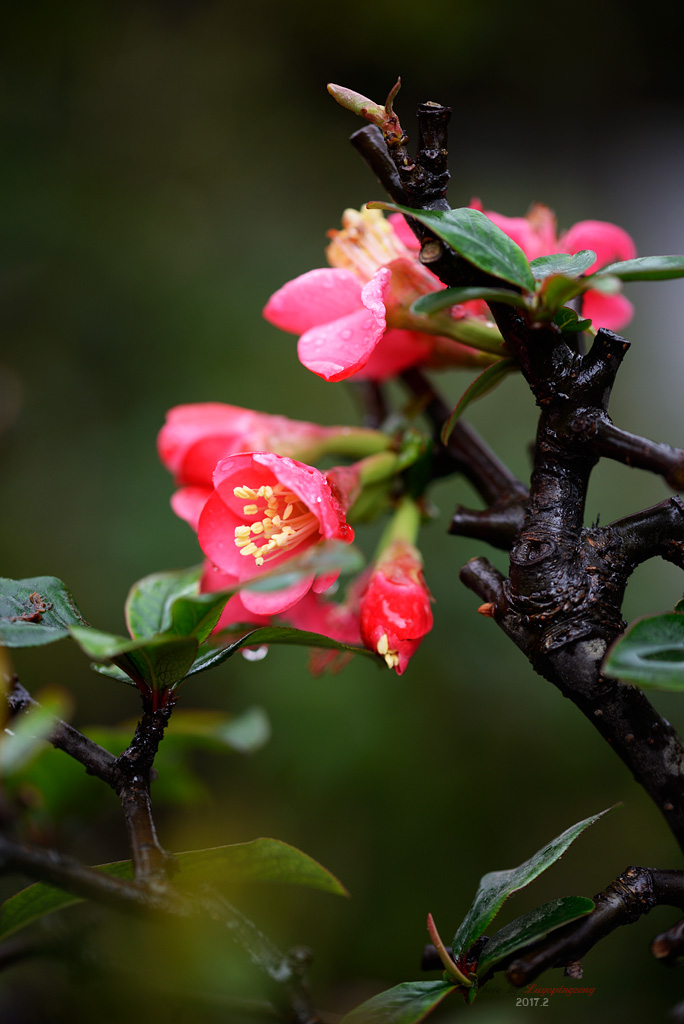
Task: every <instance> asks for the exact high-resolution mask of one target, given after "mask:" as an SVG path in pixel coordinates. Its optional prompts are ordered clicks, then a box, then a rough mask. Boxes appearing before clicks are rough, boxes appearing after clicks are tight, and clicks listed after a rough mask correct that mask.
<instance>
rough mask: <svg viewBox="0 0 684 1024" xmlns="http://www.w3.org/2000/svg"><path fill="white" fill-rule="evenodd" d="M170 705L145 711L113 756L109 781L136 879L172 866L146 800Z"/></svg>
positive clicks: (155, 876) (162, 875)
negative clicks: (119, 809)
mask: <svg viewBox="0 0 684 1024" xmlns="http://www.w3.org/2000/svg"><path fill="white" fill-rule="evenodd" d="M172 709H173V704H172V703H171V702H168V703H167V704H166V706H165V707H163V708H158V709H157V710H155V711H151V710H149V709H147V710H145V712H144V714H143V717H142V718H141V719H140V721H139V722H138V725H137V727H136V730H135V735H134V737H133V741H132V743H131V745H130V746H129V747H128V749H127V750H124V752H123V753H122V754H120V755H119V757H118V758H117V759H116V766H115V781H114V782H113V783H112V785H113V787H114V789H115V790H116V794H117V796H118V797H119V799H120V800H121V806H122V807H123V811H124V817H125V819H126V827H127V829H128V839H129V845H130V849H131V857H132V859H133V868H134V872H135V878H136V881H139V882H142V881H150V880H155V879H164V878H165V877H166V872H167V869H168V868H169V867H170V866H171V865H172V862H173V858H172V857H169V855H168V854H167V853H166V851H165V850H164V849H163V848H162V846H161V845H160V843H159V840H158V838H157V831H156V828H155V825H154V820H153V818H152V805H151V800H150V772H151V770H152V765H153V764H154V758H155V756H156V753H157V750H158V748H159V744H160V743H161V741H162V739H163V737H164V730H165V729H166V726H167V724H168V721H169V718H170V715H171V711H172Z"/></svg>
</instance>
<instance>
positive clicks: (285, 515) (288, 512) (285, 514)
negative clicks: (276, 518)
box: [283, 502, 294, 519]
mask: <svg viewBox="0 0 684 1024" xmlns="http://www.w3.org/2000/svg"><path fill="white" fill-rule="evenodd" d="M293 507H294V506H293V505H292V502H290V504H289V505H288V506H287V508H286V509H285V511H284V512H283V519H289V518H290V516H291V515H292V509H293Z"/></svg>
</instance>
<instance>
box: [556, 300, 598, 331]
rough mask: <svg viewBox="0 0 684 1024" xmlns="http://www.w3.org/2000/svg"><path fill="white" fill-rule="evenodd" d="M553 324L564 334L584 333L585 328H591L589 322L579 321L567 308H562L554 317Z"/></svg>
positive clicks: (572, 311)
mask: <svg viewBox="0 0 684 1024" xmlns="http://www.w3.org/2000/svg"><path fill="white" fill-rule="evenodd" d="M553 322H554V323H555V324H556V326H557V327H560V329H561V331H564V332H565V333H566V334H575V333H576V332H577V331H586V329H587V327H591V320H580V318H579V317H578V316H577V313H576V312H575V310H574V309H570V307H569V306H562V307H561V308H560V309H559V310H558V312H557V313H556V315H555V316H554V318H553Z"/></svg>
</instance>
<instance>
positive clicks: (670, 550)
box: [610, 495, 684, 569]
mask: <svg viewBox="0 0 684 1024" xmlns="http://www.w3.org/2000/svg"><path fill="white" fill-rule="evenodd" d="M610 529H611V530H613V531H614V532H615V534H616V535H617V536H618V537H619V538H620V542H621V544H622V548H623V550H624V552H625V554H626V555H627V557H628V558H629V560H630V561H631V562H632V563H633V564H634V565H635V566H636V565H639V564H640V563H641V562H644V561H646V559H648V558H653V556H654V555H660V556H661V557H662V558H664V559H665V560H666V561H668V562H674V563H675V565H678V566H679V567H680V568H683V569H684V550H683V549H684V501H682V499H681V498H680V497H679V496H678V495H676V496H675V497H673V498H669V499H668V500H667V501H662V502H661V503H660V504H659V505H654V506H653V507H652V508H647V509H645V510H644V511H643V512H635V513H634V515H631V516H625V518H624V519H618V520H616V521H615V522H614V523H611V524H610Z"/></svg>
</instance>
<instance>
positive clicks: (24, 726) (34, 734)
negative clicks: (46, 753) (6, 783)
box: [0, 690, 70, 779]
mask: <svg viewBox="0 0 684 1024" xmlns="http://www.w3.org/2000/svg"><path fill="white" fill-rule="evenodd" d="M37 696H38V701H39V704H38V705H37V706H36V705H34V706H33V707H29V709H28V710H27V711H25V712H24V713H23V714H21V715H17V716H16V717H15V718H13V719H12V721H11V722H10V723H9V724H7V725H6V726H5V729H4V731H3V730H2V728H1V727H0V779H2V778H3V777H4V778H6V777H7V776H8V775H11V774H12V773H14V772H17V771H19V770H20V769H22V768H23V767H24V765H25V764H27V763H28V762H29V761H30V760H31V758H32V757H34V755H36V754H38V753H40V752H42V750H43V749H44V747H43V745H44V742H45V740H47V738H48V737H49V736H50V734H51V733H52V731H53V729H54V727H55V719H57V718H64V717H65V715H66V714H67V713H68V710H69V707H70V702H69V700H68V698H67V696H66V695H65V694H64V693H63V692H62V691H61V690H52V691H50V690H43V691H42V692H41V693H39V694H38V695H37Z"/></svg>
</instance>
